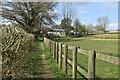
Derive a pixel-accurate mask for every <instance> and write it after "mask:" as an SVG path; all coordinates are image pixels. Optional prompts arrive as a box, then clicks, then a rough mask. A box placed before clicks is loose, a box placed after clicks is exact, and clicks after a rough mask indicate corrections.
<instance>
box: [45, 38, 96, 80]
mask: <svg viewBox="0 0 120 80" xmlns="http://www.w3.org/2000/svg"><path fill="white" fill-rule="evenodd" d="M44 43H45V44H46V46H47V47H48V48H49V50H50V51H51V55H52V56H53V58H54V59H55V60H56V62H57V63H58V67H59V68H60V69H62V67H63V69H64V73H65V74H66V75H67V74H68V67H67V64H70V65H71V66H72V78H74V79H76V74H77V71H78V72H80V73H81V74H83V75H84V76H85V77H86V78H88V79H90V80H94V79H95V57H96V52H95V51H93V50H91V51H86V50H83V49H80V48H78V47H73V46H68V45H66V44H62V43H58V42H55V41H52V40H50V39H47V38H45V37H44ZM63 47H64V51H62V48H63ZM69 49H70V50H72V51H73V52H72V60H71V59H69V58H68V50H69ZM62 52H63V54H62ZM78 52H79V53H81V54H84V55H86V56H88V71H86V70H84V69H83V68H81V67H80V66H79V65H78V63H77V53H78ZM62 60H63V62H64V66H62Z"/></svg>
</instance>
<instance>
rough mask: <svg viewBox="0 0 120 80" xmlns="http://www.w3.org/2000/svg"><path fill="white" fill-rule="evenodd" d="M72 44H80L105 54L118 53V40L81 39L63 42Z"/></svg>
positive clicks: (81, 46)
mask: <svg viewBox="0 0 120 80" xmlns="http://www.w3.org/2000/svg"><path fill="white" fill-rule="evenodd" d="M63 43H65V44H69V45H72V46H80V48H82V49H86V50H95V51H97V52H100V53H103V54H110V55H113V56H115V55H116V56H117V55H118V41H104V40H81V41H80V40H79V41H66V42H63Z"/></svg>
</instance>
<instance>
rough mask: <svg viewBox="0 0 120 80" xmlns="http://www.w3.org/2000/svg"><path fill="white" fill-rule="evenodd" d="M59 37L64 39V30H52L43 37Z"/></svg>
mask: <svg viewBox="0 0 120 80" xmlns="http://www.w3.org/2000/svg"><path fill="white" fill-rule="evenodd" d="M52 35H54V36H60V37H64V36H65V30H64V29H52V30H49V31H48V32H47V33H46V34H45V36H52Z"/></svg>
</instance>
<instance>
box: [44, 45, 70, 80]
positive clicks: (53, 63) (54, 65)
mask: <svg viewBox="0 0 120 80" xmlns="http://www.w3.org/2000/svg"><path fill="white" fill-rule="evenodd" d="M44 46H45V44H44ZM45 53H46V59H47V61H48V63H50V69H51V70H52V72H53V75H54V77H55V78H68V76H65V75H64V72H63V70H62V69H58V64H57V62H56V61H55V59H53V58H52V56H51V52H50V51H49V49H48V48H47V47H46V46H45Z"/></svg>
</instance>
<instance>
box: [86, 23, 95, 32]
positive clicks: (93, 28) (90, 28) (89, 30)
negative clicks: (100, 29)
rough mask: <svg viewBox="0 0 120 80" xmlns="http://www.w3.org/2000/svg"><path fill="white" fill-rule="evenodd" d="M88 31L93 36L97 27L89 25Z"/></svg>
mask: <svg viewBox="0 0 120 80" xmlns="http://www.w3.org/2000/svg"><path fill="white" fill-rule="evenodd" d="M87 29H88V32H89V33H91V34H92V33H93V32H94V31H95V27H94V26H93V24H89V25H88V26H87Z"/></svg>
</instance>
